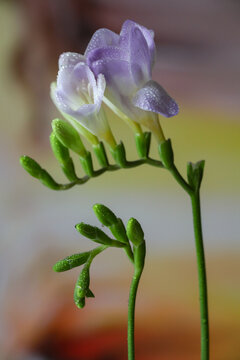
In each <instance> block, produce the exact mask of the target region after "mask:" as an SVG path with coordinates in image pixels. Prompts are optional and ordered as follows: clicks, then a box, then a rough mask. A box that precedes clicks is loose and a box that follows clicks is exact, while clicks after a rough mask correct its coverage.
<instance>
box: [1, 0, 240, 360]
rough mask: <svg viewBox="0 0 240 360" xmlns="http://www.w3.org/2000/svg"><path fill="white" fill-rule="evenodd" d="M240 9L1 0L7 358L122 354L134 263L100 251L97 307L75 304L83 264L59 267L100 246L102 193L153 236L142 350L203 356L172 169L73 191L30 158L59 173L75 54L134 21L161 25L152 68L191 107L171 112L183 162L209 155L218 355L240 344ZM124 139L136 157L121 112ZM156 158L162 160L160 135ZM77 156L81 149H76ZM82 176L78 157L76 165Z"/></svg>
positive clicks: (172, 357)
mask: <svg viewBox="0 0 240 360" xmlns="http://www.w3.org/2000/svg"><path fill="white" fill-rule="evenodd" d="M239 15H240V6H239V3H238V2H237V1H233V0H227V1H223V0H220V1H211V2H210V1H206V0H204V1H201V2H197V1H190V0H184V1H180V2H179V1H177V0H170V1H169V0H160V1H154V0H148V1H147V2H146V1H143V0H141V1H137V0H133V1H127V0H122V1H121V2H119V1H116V0H111V1H110V0H95V1H94V0H92V1H91V0H82V1H77V0H75V1H74V0H61V1H59V0H45V1H30V0H21V1H10V0H5V1H1V2H0V34H1V35H0V36H1V41H0V79H1V82H0V111H1V113H0V118H1V124H0V126H1V132H0V137H1V140H0V149H1V153H0V157H1V202H0V209H1V225H0V229H1V244H0V257H1V258H0V274H1V275H0V319H1V320H0V344H1V346H0V349H1V350H0V357H1V359H3V360H55V359H58V360H75V359H78V360H79V359H84V360H97V359H98V360H100V359H102V360H107V359H111V360H123V359H126V358H127V354H126V348H127V343H126V326H127V325H126V321H127V301H128V289H129V284H130V280H131V275H132V267H131V264H129V262H128V261H127V259H126V257H125V254H124V253H123V252H121V251H120V250H119V249H116V250H108V251H107V252H106V253H104V254H102V255H101V256H99V257H98V258H97V259H96V261H95V263H94V266H93V269H92V275H91V278H92V286H91V288H92V290H93V291H94V293H95V295H96V298H95V299H89V300H88V301H87V305H86V307H85V309H83V310H78V309H77V308H76V307H75V305H74V302H73V289H74V283H75V281H76V278H77V275H78V270H72V271H71V272H68V273H62V274H57V273H54V272H53V271H52V269H51V267H52V265H53V264H54V263H55V262H56V261H57V260H58V259H60V258H61V257H64V256H66V255H69V254H71V253H74V252H79V251H82V250H86V249H89V248H91V246H92V244H91V243H90V242H89V241H87V240H86V239H84V238H82V237H80V236H79V234H77V232H76V230H75V229H74V225H75V224H76V223H78V222H80V221H85V222H88V223H91V224H97V223H98V222H97V220H96V218H95V216H94V214H93V211H92V210H91V207H92V205H93V204H94V203H96V202H100V203H104V204H106V205H107V206H109V207H111V208H112V209H113V210H114V211H115V212H116V213H117V214H118V215H119V216H120V217H122V218H123V219H124V221H127V220H128V218H129V217H131V216H134V217H136V218H137V219H138V220H139V221H140V222H141V224H142V226H143V228H144V231H145V235H146V241H147V250H148V253H147V262H146V269H145V272H144V275H143V278H142V281H141V285H140V289H139V294H138V301H137V322H136V344H137V359H138V360H147V359H150V360H154V359H162V360H182V359H184V360H195V359H199V349H200V345H199V308H198V286H197V271H196V263H195V252H194V240H193V230H192V223H191V208H190V202H189V199H188V198H187V196H186V194H185V193H184V192H183V191H182V189H181V188H179V186H178V185H177V184H176V183H175V181H174V180H173V179H172V178H171V177H170V175H169V174H168V173H167V172H166V171H164V170H159V169H155V168H150V167H147V166H142V167H140V168H137V169H132V170H121V171H118V172H115V173H109V174H104V175H103V176H101V177H99V178H97V179H93V180H91V181H89V182H88V183H87V184H85V185H83V186H78V187H75V188H73V189H71V190H69V191H66V192H54V191H51V190H49V189H47V188H45V187H43V186H42V185H41V184H40V183H39V182H38V181H37V180H35V179H33V178H31V177H30V176H29V175H28V174H27V173H25V172H24V170H23V169H22V168H21V167H20V165H19V162H18V158H19V156H20V155H22V154H27V155H30V156H32V157H33V158H35V159H36V160H37V161H38V162H39V163H40V164H41V165H42V166H43V167H45V168H46V169H48V170H49V171H50V172H51V174H53V175H54V176H55V178H56V179H57V180H59V181H62V182H64V181H65V179H64V176H63V175H62V173H61V170H60V169H59V166H58V165H57V163H56V161H55V159H54V158H53V155H52V153H51V150H50V146H49V141H48V137H49V134H50V131H51V130H50V129H51V120H52V119H53V118H54V117H57V116H59V114H58V113H57V111H56V109H55V108H54V106H53V104H52V103H51V100H50V98H49V84H50V82H51V81H52V80H54V79H55V77H56V72H57V60H58V56H59V55H60V53H61V52H63V51H78V52H83V51H84V49H85V47H86V44H87V42H88V41H89V39H90V37H91V35H92V33H93V32H94V31H95V30H96V29H97V28H99V27H107V28H111V29H112V30H113V31H116V32H118V31H119V30H120V27H121V24H122V22H123V21H124V20H125V19H127V18H129V19H132V20H135V21H137V22H139V23H141V24H142V25H144V26H146V27H149V28H152V29H154V31H155V39H156V45H157V62H156V66H155V70H154V79H155V80H157V81H159V83H161V85H162V86H164V88H166V90H167V91H168V92H169V94H171V96H173V97H174V98H175V99H176V100H177V101H178V103H179V105H180V114H179V115H178V116H177V117H175V118H172V119H165V118H163V119H162V126H163V129H164V131H165V134H166V136H167V137H171V139H172V142H173V146H174V150H175V158H176V164H177V165H178V166H179V168H180V170H181V171H182V172H183V173H185V168H186V162H187V161H189V160H191V161H197V160H200V159H206V168H205V177H204V181H203V185H202V210H203V229H204V238H205V248H206V254H207V256H206V257H207V271H208V285H209V307H210V327H211V341H212V345H211V355H212V357H211V359H212V360H238V359H239V353H240V344H239V333H240V307H239V304H240V287H239V276H240V261H239V259H240V230H239V229H240V227H239V220H240V187H239V184H240V161H239V157H240V141H239V135H240V116H239V115H240V105H239V98H240V85H239V84H240V71H239V62H240V46H239V45H240V37H239V33H240V22H239ZM109 118H111V126H112V128H113V132H114V134H115V136H116V138H117V140H118V141H120V140H124V143H126V147H127V154H128V157H129V158H131V159H135V158H136V157H137V154H136V150H135V146H134V138H133V134H132V133H131V130H130V129H128V128H127V127H126V125H125V124H123V123H122V122H121V121H120V120H119V119H116V118H115V117H114V116H113V115H112V114H111V113H110V112H109ZM152 155H153V156H155V157H157V156H158V155H157V152H156V144H155V142H154V141H153V142H152ZM75 161H76V164H78V159H77V158H76V157H75ZM77 169H78V171H79V173H80V172H81V170H80V166H77Z"/></svg>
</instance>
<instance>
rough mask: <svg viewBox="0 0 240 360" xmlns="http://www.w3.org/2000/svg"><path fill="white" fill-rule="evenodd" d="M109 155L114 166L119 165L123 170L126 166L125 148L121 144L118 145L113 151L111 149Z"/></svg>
mask: <svg viewBox="0 0 240 360" xmlns="http://www.w3.org/2000/svg"><path fill="white" fill-rule="evenodd" d="M111 153H112V155H113V158H114V160H115V161H116V164H117V165H119V166H120V167H121V168H125V167H126V165H127V160H126V151H125V147H124V145H123V143H122V142H120V144H118V145H117V146H116V147H115V148H114V149H111Z"/></svg>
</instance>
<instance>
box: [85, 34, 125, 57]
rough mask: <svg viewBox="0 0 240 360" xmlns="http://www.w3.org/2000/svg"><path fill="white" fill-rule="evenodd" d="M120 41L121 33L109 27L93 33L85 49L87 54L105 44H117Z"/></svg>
mask: <svg viewBox="0 0 240 360" xmlns="http://www.w3.org/2000/svg"><path fill="white" fill-rule="evenodd" d="M118 42H119V35H117V34H116V33H114V32H113V31H111V30H108V29H99V30H97V31H96V32H95V33H94V34H93V36H92V38H91V40H90V42H89V44H88V46H87V49H86V51H85V56H87V55H88V54H89V53H90V52H91V51H92V50H95V49H99V48H102V47H105V46H116V45H117V44H118Z"/></svg>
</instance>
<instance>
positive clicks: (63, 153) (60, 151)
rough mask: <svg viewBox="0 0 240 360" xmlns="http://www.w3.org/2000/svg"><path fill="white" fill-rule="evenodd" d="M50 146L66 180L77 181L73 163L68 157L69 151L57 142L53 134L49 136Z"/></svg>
mask: <svg viewBox="0 0 240 360" xmlns="http://www.w3.org/2000/svg"><path fill="white" fill-rule="evenodd" d="M50 144H51V147H52V151H53V153H54V155H55V157H56V159H57V161H58V162H59V163H60V165H61V167H62V170H63V172H64V174H65V175H66V177H67V178H68V180H70V181H75V180H77V175H76V173H75V169H74V164H73V161H72V159H71V157H70V155H69V150H68V148H66V146H64V145H63V144H62V143H61V141H59V140H58V138H57V136H56V134H55V133H54V132H52V133H51V135H50Z"/></svg>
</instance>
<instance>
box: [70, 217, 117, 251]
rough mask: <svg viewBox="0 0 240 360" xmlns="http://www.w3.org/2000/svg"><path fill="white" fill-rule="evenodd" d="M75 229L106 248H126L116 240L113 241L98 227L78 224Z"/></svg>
mask: <svg viewBox="0 0 240 360" xmlns="http://www.w3.org/2000/svg"><path fill="white" fill-rule="evenodd" d="M75 227H76V229H77V231H78V232H79V233H80V234H82V235H83V236H85V237H87V238H88V239H91V240H93V241H94V242H96V243H99V244H102V245H106V246H113V247H124V244H123V243H121V242H119V241H116V240H112V239H111V238H110V237H109V236H107V234H105V233H104V232H103V231H102V230H100V229H99V228H97V227H96V226H91V225H88V224H84V223H80V224H77V225H76V226H75Z"/></svg>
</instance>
